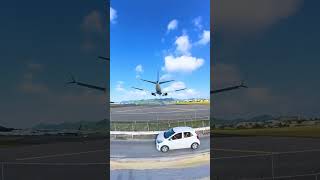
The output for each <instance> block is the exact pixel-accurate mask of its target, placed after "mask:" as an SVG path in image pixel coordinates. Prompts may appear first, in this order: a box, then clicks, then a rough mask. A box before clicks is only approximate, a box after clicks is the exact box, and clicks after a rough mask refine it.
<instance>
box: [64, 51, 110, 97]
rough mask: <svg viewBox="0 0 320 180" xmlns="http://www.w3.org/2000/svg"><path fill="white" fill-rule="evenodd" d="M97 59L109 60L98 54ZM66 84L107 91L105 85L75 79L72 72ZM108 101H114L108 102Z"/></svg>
mask: <svg viewBox="0 0 320 180" xmlns="http://www.w3.org/2000/svg"><path fill="white" fill-rule="evenodd" d="M98 59H101V60H104V61H110V58H108V57H103V56H98ZM66 84H76V85H78V86H83V87H87V88H90V89H96V90H99V91H103V92H104V93H106V91H107V88H106V87H101V86H96V85H92V84H88V83H83V82H80V81H77V80H76V79H75V77H74V76H73V75H72V74H71V81H69V82H67V83H66ZM110 103H114V102H110Z"/></svg>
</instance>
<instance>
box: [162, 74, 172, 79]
mask: <svg viewBox="0 0 320 180" xmlns="http://www.w3.org/2000/svg"><path fill="white" fill-rule="evenodd" d="M171 78H172V75H171V74H168V73H167V74H164V75H162V76H161V77H160V81H168V80H170V79H171Z"/></svg>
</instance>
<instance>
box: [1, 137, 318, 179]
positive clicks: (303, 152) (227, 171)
mask: <svg viewBox="0 0 320 180" xmlns="http://www.w3.org/2000/svg"><path fill="white" fill-rule="evenodd" d="M201 142H202V143H201V146H200V149H198V150H196V151H192V150H189V149H186V150H176V151H171V152H169V153H161V152H158V151H156V149H155V147H154V143H153V142H152V141H149V142H148V141H143V142H139V141H134V142H129V143H126V142H124V141H116V142H115V141H112V142H111V151H110V153H111V157H116V156H118V157H162V156H177V155H180V154H184V153H197V151H201V150H206V149H208V148H209V138H202V139H201ZM206 142H207V143H206ZM212 142H213V144H212V145H211V146H212V147H213V150H212V151H211V169H212V172H211V178H212V179H219V180H221V179H227V180H228V179H250V178H252V179H255V178H271V177H272V174H273V175H274V176H289V177H288V178H283V179H315V176H314V175H310V176H303V177H300V178H298V177H290V176H295V175H302V174H312V173H318V172H320V139H312V138H279V137H213V139H212ZM108 145H109V144H108V143H107V140H106V139H91V140H88V139H87V140H85V139H79V140H78V141H74V142H52V143H48V144H38V145H23V146H16V147H10V148H0V161H1V162H2V163H1V171H0V172H1V176H0V179H5V180H11V179H12V180H13V179H14V180H16V179H18V180H19V179H23V180H25V179H32V180H37V179H39V180H40V179H41V180H42V179H46V180H51V179H62V180H63V179H80V180H81V179H108V178H109V176H108V174H109V170H108V162H109V158H108V154H109V151H108ZM202 148H203V149H202ZM271 155H273V156H271ZM272 157H273V158H272ZM272 162H273V163H272ZM272 164H273V171H272ZM201 169H202V170H201ZM208 169H209V165H205V166H203V167H201V168H200V167H194V168H191V169H188V168H186V169H171V170H168V171H166V170H160V171H152V170H148V171H133V170H117V171H112V172H111V177H112V178H115V179H140V178H139V177H143V178H142V179H156V178H153V177H157V176H158V175H161V176H163V175H165V174H166V176H167V177H173V178H177V179H179V177H178V176H177V174H180V175H181V174H184V173H186V174H187V175H188V174H189V175H190V176H189V177H190V178H191V179H193V177H195V176H197V177H200V176H201V177H202V176H203V177H205V176H206V175H208V174H206V173H208V171H207V170H208ZM2 172H3V174H2ZM192 172H194V173H192ZM197 173H198V174H197ZM172 174H174V175H172ZM2 176H3V177H4V178H2ZM183 176H184V175H183ZM181 178H183V177H181ZM318 178H320V176H319V177H318ZM169 179H170V178H169ZM185 179H188V178H185Z"/></svg>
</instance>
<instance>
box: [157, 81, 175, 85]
mask: <svg viewBox="0 0 320 180" xmlns="http://www.w3.org/2000/svg"><path fill="white" fill-rule="evenodd" d="M172 81H174V80H169V81H161V82H159V84H164V83H168V82H172Z"/></svg>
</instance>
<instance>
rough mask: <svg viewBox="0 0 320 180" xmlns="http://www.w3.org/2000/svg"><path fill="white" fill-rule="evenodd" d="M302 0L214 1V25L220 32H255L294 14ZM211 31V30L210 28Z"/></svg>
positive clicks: (301, 4)
mask: <svg viewBox="0 0 320 180" xmlns="http://www.w3.org/2000/svg"><path fill="white" fill-rule="evenodd" d="M302 6H303V0H281V1H279V0H260V1H257V0H241V1H239V0H223V1H216V2H215V4H214V6H213V7H214V8H212V9H213V11H214V12H215V15H216V17H215V24H219V29H223V31H222V32H224V33H226V31H227V32H233V33H237V34H238V33H243V32H249V33H252V32H257V31H260V30H264V29H265V28H268V27H270V26H272V25H274V24H275V23H278V22H280V21H281V20H284V19H287V18H289V17H290V16H292V15H294V14H296V13H297V12H298V11H299V10H300V9H301V7H302ZM212 29H213V28H212Z"/></svg>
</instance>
